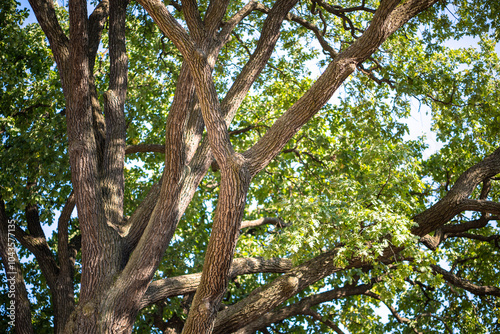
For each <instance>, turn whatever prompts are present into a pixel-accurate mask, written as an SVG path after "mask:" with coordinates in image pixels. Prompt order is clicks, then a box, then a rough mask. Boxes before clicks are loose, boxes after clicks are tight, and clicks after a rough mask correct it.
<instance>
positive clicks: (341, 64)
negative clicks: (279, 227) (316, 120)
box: [245, 0, 437, 174]
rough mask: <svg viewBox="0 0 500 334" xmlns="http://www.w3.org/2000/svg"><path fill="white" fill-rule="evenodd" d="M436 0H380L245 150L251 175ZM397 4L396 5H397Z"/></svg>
mask: <svg viewBox="0 0 500 334" xmlns="http://www.w3.org/2000/svg"><path fill="white" fill-rule="evenodd" d="M435 2H437V0H413V1H407V2H405V3H404V4H401V5H399V1H392V0H391V1H382V2H381V4H380V6H379V8H378V9H377V11H376V13H375V15H374V16H373V20H372V22H371V24H370V26H369V27H368V29H367V30H366V31H365V33H364V34H363V35H362V36H361V37H360V38H358V39H357V40H356V41H355V42H354V43H353V44H352V45H351V46H350V47H349V48H347V49H346V50H345V51H344V52H342V53H340V54H339V55H338V56H337V57H336V58H335V59H334V60H333V61H332V62H331V63H330V65H329V66H328V68H327V69H326V70H325V72H324V73H323V74H322V75H321V76H320V77H319V78H318V80H317V81H316V82H315V83H314V84H313V85H312V87H311V88H310V89H309V90H308V91H307V92H306V93H305V94H304V95H303V96H302V97H301V98H300V99H299V100H298V101H297V102H296V103H295V104H294V105H293V106H292V107H291V108H290V109H288V110H287V111H286V112H285V113H284V114H283V115H282V116H281V117H280V118H279V119H278V120H277V121H276V122H275V123H274V124H273V126H272V127H271V128H270V129H269V130H268V131H267V132H266V134H265V135H264V136H263V137H262V138H261V139H260V140H259V141H258V142H257V143H256V144H255V145H254V146H253V147H252V148H250V149H249V150H248V151H247V152H245V157H247V158H248V159H249V160H250V161H251V172H252V173H253V174H256V173H258V172H259V171H261V170H262V169H263V168H264V167H265V166H267V165H268V164H269V162H270V161H271V160H272V159H274V157H275V156H276V155H277V154H278V153H279V152H280V151H281V150H282V148H283V147H284V146H285V145H286V143H287V142H288V141H289V140H290V139H291V138H292V137H293V136H294V135H295V134H296V133H297V131H299V129H300V128H301V127H302V126H303V125H304V124H305V123H306V122H307V121H308V120H309V119H310V118H311V117H312V116H313V115H314V114H316V113H317V112H318V111H319V110H320V109H321V108H322V107H323V106H324V105H325V104H326V103H327V102H328V100H329V99H330V98H331V97H332V96H333V93H334V92H335V91H336V90H337V88H338V87H339V86H340V85H341V84H342V83H343V82H344V80H345V79H346V78H347V77H348V76H349V75H350V74H351V73H352V72H353V71H354V70H355V68H356V66H357V65H358V64H360V63H361V62H363V61H364V60H366V59H367V58H368V57H369V56H370V55H371V54H372V53H373V52H375V50H376V49H377V48H378V47H379V46H380V45H381V44H382V43H383V42H384V41H385V40H386V39H387V38H388V37H389V36H390V35H391V34H392V33H394V32H395V31H396V30H397V29H398V28H399V27H401V26H402V25H403V24H404V23H406V22H407V21H408V20H409V19H411V18H412V17H413V16H415V15H416V14H418V13H419V12H421V11H423V10H425V9H426V8H428V7H430V6H431V5H433V4H434V3H435ZM398 5H399V6H398Z"/></svg>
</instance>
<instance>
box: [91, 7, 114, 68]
mask: <svg viewBox="0 0 500 334" xmlns="http://www.w3.org/2000/svg"><path fill="white" fill-rule="evenodd" d="M108 15H109V0H101V2H99V4H98V5H97V6H96V7H95V9H94V11H93V12H92V14H90V16H89V63H90V64H89V65H90V72H91V73H92V72H93V71H94V65H95V57H96V54H97V50H98V49H99V43H100V42H101V36H102V30H103V29H104V24H105V23H106V19H107V18H108Z"/></svg>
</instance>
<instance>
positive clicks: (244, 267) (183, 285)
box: [140, 258, 292, 308]
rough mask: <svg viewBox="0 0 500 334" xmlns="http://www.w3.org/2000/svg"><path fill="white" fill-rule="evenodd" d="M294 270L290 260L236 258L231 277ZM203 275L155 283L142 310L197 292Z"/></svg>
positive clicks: (172, 278)
mask: <svg viewBox="0 0 500 334" xmlns="http://www.w3.org/2000/svg"><path fill="white" fill-rule="evenodd" d="M291 268H292V262H291V261H290V260H288V259H280V258H275V259H267V260H266V259H263V258H236V259H234V260H233V263H232V265H231V269H230V273H229V277H230V278H234V277H236V276H238V275H244V274H255V273H284V272H287V271H289V270H290V269H291ZM200 279H201V273H196V274H190V275H183V276H177V277H171V278H165V279H162V280H158V281H153V282H152V283H151V284H150V285H149V287H148V290H147V291H146V293H145V294H144V297H143V298H142V300H141V303H140V308H144V307H146V306H149V305H152V304H154V303H157V302H159V301H161V300H164V299H166V298H169V297H173V296H178V295H184V294H188V293H192V292H195V291H196V289H197V288H198V286H199V284H200Z"/></svg>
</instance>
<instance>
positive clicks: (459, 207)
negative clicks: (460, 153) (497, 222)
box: [412, 148, 500, 236]
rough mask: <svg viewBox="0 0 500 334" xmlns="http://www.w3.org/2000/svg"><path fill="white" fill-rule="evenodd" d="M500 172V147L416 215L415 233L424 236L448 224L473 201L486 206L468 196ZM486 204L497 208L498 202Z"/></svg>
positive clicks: (475, 203)
mask: <svg viewBox="0 0 500 334" xmlns="http://www.w3.org/2000/svg"><path fill="white" fill-rule="evenodd" d="M498 173H500V148H498V149H496V150H495V151H494V152H493V153H492V154H491V155H490V156H488V157H486V158H485V159H484V160H483V161H481V162H479V163H477V164H476V165H474V166H473V167H471V168H469V169H468V170H467V171H465V172H464V173H463V174H462V175H460V177H459V178H458V179H457V181H456V182H455V184H454V185H453V187H452V188H451V189H450V191H449V192H448V193H447V194H446V196H445V197H443V198H442V199H441V200H440V201H438V202H437V203H436V204H434V205H433V206H432V207H430V208H429V209H427V210H425V211H424V212H422V213H420V214H418V215H416V216H415V217H414V218H413V220H414V221H415V222H416V223H417V224H418V226H417V227H416V228H414V229H413V230H412V232H413V233H414V234H415V235H418V236H424V235H426V234H428V233H430V232H431V231H434V230H435V229H437V228H438V227H440V226H442V225H444V224H446V223H447V222H448V221H450V219H452V218H453V217H454V216H456V215H457V214H459V213H460V212H462V211H463V210H465V209H466V208H467V207H468V205H470V204H471V203H474V207H475V208H478V209H480V208H484V206H483V204H478V203H484V202H481V201H473V202H471V201H470V200H468V197H469V196H470V195H471V194H472V192H473V191H474V189H475V188H476V187H477V186H478V184H480V183H481V182H483V181H484V180H485V179H487V178H490V177H493V176H495V175H497V174H498ZM488 203H491V202H488ZM486 206H487V207H489V208H490V209H495V210H496V208H497V206H498V204H496V205H492V206H490V204H488V205H486Z"/></svg>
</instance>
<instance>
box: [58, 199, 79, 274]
mask: <svg viewBox="0 0 500 334" xmlns="http://www.w3.org/2000/svg"><path fill="white" fill-rule="evenodd" d="M75 205H76V199H75V194H74V193H73V192H71V194H70V195H69V197H68V199H67V200H66V204H65V205H64V208H63V210H62V211H61V215H60V216H59V220H58V223H57V236H58V238H57V239H58V241H57V242H58V246H57V249H58V257H59V266H60V267H61V273H64V274H69V273H70V272H71V267H72V266H71V262H70V255H69V240H68V226H69V220H70V219H71V214H72V212H73V210H74V208H75Z"/></svg>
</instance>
